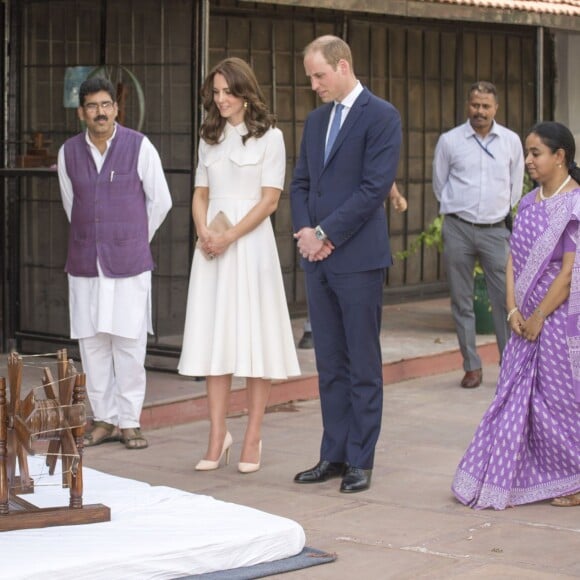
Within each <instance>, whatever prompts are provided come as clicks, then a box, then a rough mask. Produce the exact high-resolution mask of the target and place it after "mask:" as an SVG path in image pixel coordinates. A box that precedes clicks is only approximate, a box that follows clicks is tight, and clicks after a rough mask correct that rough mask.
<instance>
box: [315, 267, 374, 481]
mask: <svg viewBox="0 0 580 580" xmlns="http://www.w3.org/2000/svg"><path fill="white" fill-rule="evenodd" d="M383 283H384V270H383V269H379V270H370V271H366V272H351V273H346V274H344V273H342V274H337V273H333V272H331V271H329V268H328V267H327V264H325V262H324V261H321V262H319V263H318V264H317V267H316V269H315V270H314V271H311V272H307V275H306V286H307V291H308V304H309V314H310V322H311V324H312V333H313V336H314V343H315V345H316V346H315V353H316V365H317V368H318V375H319V388H320V405H321V408H322V422H323V428H324V432H323V436H322V443H321V448H320V459H321V460H327V461H332V462H344V463H348V464H349V465H351V466H353V467H359V468H361V469H371V468H372V467H373V461H374V453H375V446H376V443H377V440H378V438H379V433H380V429H381V418H382V408H383V377H382V357H381V344H380V330H381V317H382V292H383Z"/></svg>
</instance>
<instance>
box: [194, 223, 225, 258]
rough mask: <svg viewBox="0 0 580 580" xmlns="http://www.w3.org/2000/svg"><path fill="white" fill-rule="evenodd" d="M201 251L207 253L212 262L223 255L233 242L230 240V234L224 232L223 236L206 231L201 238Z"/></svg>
mask: <svg viewBox="0 0 580 580" xmlns="http://www.w3.org/2000/svg"><path fill="white" fill-rule="evenodd" d="M199 239H200V243H201V249H202V250H203V251H204V252H205V254H206V255H207V256H208V257H209V259H210V260H213V259H214V258H216V257H217V256H220V255H221V254H223V253H224V252H225V251H226V250H227V249H228V247H229V246H230V244H231V243H232V242H233V240H231V239H230V236H229V232H224V233H223V234H218V233H216V232H212V231H211V230H209V229H208V230H205V232H202V233H201V234H200V236H199Z"/></svg>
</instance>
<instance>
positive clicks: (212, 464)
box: [195, 431, 233, 471]
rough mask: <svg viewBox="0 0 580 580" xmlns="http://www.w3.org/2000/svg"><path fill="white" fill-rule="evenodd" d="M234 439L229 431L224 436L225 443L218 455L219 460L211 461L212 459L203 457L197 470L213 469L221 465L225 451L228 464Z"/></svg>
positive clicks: (196, 467)
mask: <svg viewBox="0 0 580 580" xmlns="http://www.w3.org/2000/svg"><path fill="white" fill-rule="evenodd" d="M232 443H233V439H232V436H231V435H230V432H229V431H228V432H227V433H226V436H225V438H224V444H223V445H222V452H221V453H220V456H219V457H218V459H217V461H211V460H210V459H201V460H200V461H198V463H197V465H196V466H195V470H196V471H212V470H213V469H217V468H218V467H219V466H220V462H221V460H222V457H223V456H224V453H225V454H226V465H228V463H229V462H230V449H231V447H232Z"/></svg>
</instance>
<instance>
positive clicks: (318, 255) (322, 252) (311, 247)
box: [294, 228, 334, 262]
mask: <svg viewBox="0 0 580 580" xmlns="http://www.w3.org/2000/svg"><path fill="white" fill-rule="evenodd" d="M294 238H295V239H296V242H297V243H296V245H297V246H298V251H299V252H300V255H301V256H302V257H303V258H305V259H307V260H308V261H309V262H320V261H321V260H325V259H326V258H328V256H330V254H332V252H333V251H334V245H333V243H332V242H331V241H330V240H328V239H327V240H324V241H323V240H319V239H318V238H317V237H316V235H315V234H314V228H302V229H301V230H300V231H298V232H296V233H295V234H294Z"/></svg>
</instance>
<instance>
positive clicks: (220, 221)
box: [195, 211, 234, 260]
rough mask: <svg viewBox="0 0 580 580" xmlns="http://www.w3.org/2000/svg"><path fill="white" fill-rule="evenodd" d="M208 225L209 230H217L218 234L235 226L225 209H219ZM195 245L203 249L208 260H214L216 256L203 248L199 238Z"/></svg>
mask: <svg viewBox="0 0 580 580" xmlns="http://www.w3.org/2000/svg"><path fill="white" fill-rule="evenodd" d="M207 227H208V229H209V230H211V231H212V232H215V233H216V234H223V233H224V232H227V231H228V230H229V229H230V228H233V227H234V226H233V225H232V222H230V220H229V219H228V216H227V215H226V214H225V213H224V212H223V211H218V212H217V214H216V215H215V217H214V218H213V219H212V220H211V222H210V223H209V224H208V226H207ZM195 247H196V248H198V249H199V250H200V251H201V253H202V254H203V255H204V256H205V258H206V259H207V260H213V258H214V257H213V256H210V255H209V254H206V253H205V252H204V251H203V250H202V248H201V244H200V243H199V240H197V243H196V244H195Z"/></svg>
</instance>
